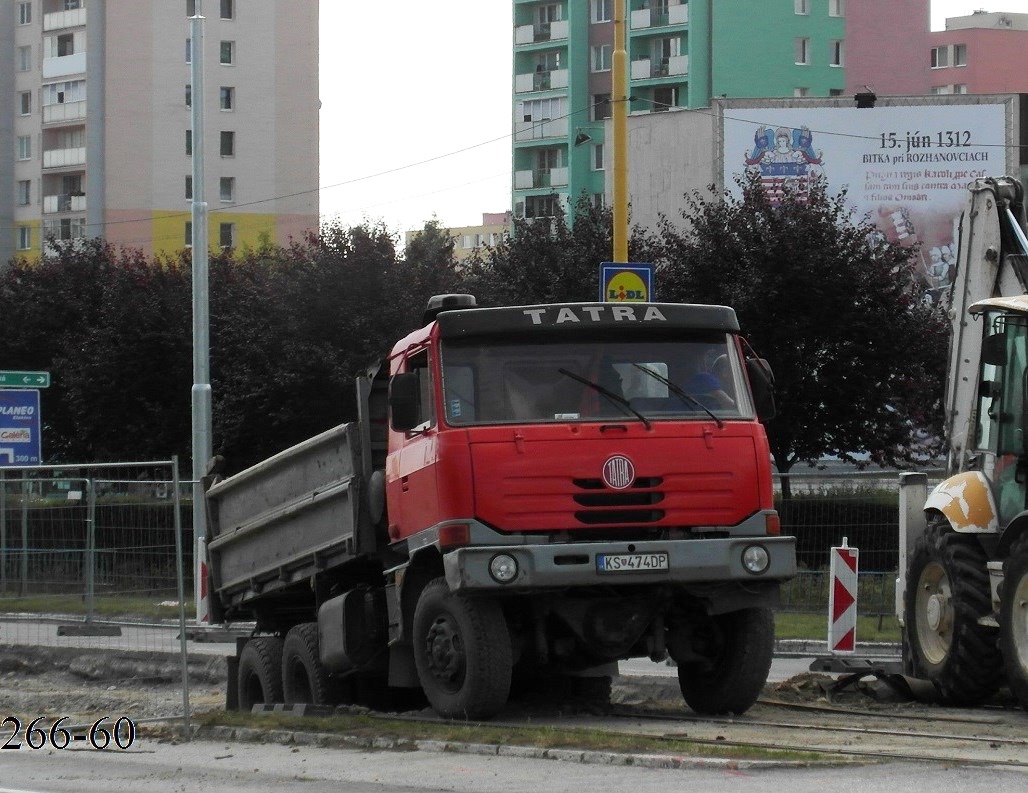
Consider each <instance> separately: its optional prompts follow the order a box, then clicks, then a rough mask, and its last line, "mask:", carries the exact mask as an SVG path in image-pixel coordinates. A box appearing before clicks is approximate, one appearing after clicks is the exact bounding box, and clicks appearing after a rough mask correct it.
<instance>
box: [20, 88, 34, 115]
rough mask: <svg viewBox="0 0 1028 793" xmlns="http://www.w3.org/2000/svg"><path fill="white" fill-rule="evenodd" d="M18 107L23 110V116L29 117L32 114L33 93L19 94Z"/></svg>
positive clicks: (23, 92) (24, 92)
mask: <svg viewBox="0 0 1028 793" xmlns="http://www.w3.org/2000/svg"><path fill="white" fill-rule="evenodd" d="M18 107H19V109H20V110H21V114H22V115H23V116H28V115H30V114H31V113H32V92H31V91H22V92H21V93H20V94H18Z"/></svg>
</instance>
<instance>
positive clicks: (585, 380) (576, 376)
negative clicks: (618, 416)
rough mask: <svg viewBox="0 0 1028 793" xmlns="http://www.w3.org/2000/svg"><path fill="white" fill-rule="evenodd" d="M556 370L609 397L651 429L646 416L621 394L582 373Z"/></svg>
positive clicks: (561, 369)
mask: <svg viewBox="0 0 1028 793" xmlns="http://www.w3.org/2000/svg"><path fill="white" fill-rule="evenodd" d="M557 371H558V372H560V373H561V374H563V375H567V376H568V377H570V378H571V379H572V380H577V381H578V382H579V383H581V384H582V385H584V386H588V387H589V388H591V389H592V390H593V391H596V392H597V393H599V394H602V395H603V396H605V397H607V399H609V400H610V401H611V402H613V403H614V404H615V405H620V406H621V407H623V408H624V409H625V410H627V411H629V412H630V413H632V414H633V415H634V416H635V417H636V418H637V419H639V421H641V422H642V423H643V424H644V425H645V427H646V429H651V427H650V420H649V419H648V418H646V416H644V415H643V414H642V413H640V412H639V411H638V410H636V409H635V408H634V407H632V405H631V404H630V403H629V401H628V400H627V399H625V398H624V397H623V396H621V395H620V394H615V393H614V392H613V391H611V390H610V389H609V388H605V387H604V386H602V385H600V384H599V383H594V382H593V381H592V380H589V379H588V378H586V377H582V375H580V374H575V373H574V372H571V371H568V370H567V369H565V368H564V367H561V368H559V369H558V370H557Z"/></svg>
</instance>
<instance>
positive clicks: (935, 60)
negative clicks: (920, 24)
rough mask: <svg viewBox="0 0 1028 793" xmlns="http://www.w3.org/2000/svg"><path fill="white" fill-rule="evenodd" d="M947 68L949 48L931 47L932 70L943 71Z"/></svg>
mask: <svg viewBox="0 0 1028 793" xmlns="http://www.w3.org/2000/svg"><path fill="white" fill-rule="evenodd" d="M947 66H949V47H932V68H933V69H944V68H946V67H947Z"/></svg>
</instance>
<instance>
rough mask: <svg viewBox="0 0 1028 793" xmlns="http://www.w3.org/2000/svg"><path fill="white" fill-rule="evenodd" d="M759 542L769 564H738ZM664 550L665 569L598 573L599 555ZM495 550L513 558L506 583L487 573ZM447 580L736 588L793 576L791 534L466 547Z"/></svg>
mask: <svg viewBox="0 0 1028 793" xmlns="http://www.w3.org/2000/svg"><path fill="white" fill-rule="evenodd" d="M751 545H760V546H763V547H764V549H765V550H766V551H767V553H768V557H769V559H770V563H769V564H768V566H767V569H766V570H765V571H764V572H762V573H760V574H759V575H758V574H754V573H751V572H749V571H748V570H747V569H746V568H745V567H744V566H743V563H742V555H743V552H744V551H745V550H746V549H747V548H749V547H750V546H751ZM624 553H634V554H658V553H666V554H667V556H668V566H667V569H666V570H646V571H641V570H632V571H624V572H601V571H600V570H598V569H597V562H596V558H597V555H598V554H624ZM497 554H507V555H508V556H510V557H512V558H513V559H515V560H516V562H517V565H518V573H517V575H516V577H515V578H514V579H513V580H512V581H510V582H509V583H505V584H501V583H498V582H497V581H496V580H495V579H494V578H493V577H492V576H491V575H490V573H489V563H490V561H491V560H492V559H493V557H495V556H496V555H497ZM443 565H444V570H445V573H446V582H447V584H448V585H449V587H450V589H451V590H452V591H455V592H456V591H469V590H474V591H483V590H492V591H494V592H497V593H498V592H499V591H503V590H507V591H511V592H512V593H513V592H515V591H527V590H540V589H561V588H565V587H579V586H604V587H609V586H634V585H640V584H643V585H653V584H724V583H735V584H738V585H740V586H745V585H746V584H757V583H773V582H777V583H780V582H782V581H785V580H787V579H789V578H791V577H792V576H794V575H795V574H796V538H795V537H769V536H760V537H752V536H750V537H725V538H718V539H685V540H668V541H664V540H657V541H646V542H631V543H629V542H582V543H568V544H545V545H505V546H496V545H493V546H487V547H483V546H470V547H463V548H458V549H456V550H453V551H450V552H448V553H445V554H444V555H443Z"/></svg>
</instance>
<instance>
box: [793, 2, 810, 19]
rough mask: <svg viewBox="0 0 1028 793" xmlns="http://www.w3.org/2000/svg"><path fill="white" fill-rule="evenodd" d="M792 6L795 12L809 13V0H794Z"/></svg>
mask: <svg viewBox="0 0 1028 793" xmlns="http://www.w3.org/2000/svg"><path fill="white" fill-rule="evenodd" d="M793 7H794V8H795V10H796V13H797V14H803V15H804V16H806V15H807V14H809V13H810V0H794V4H793Z"/></svg>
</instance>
